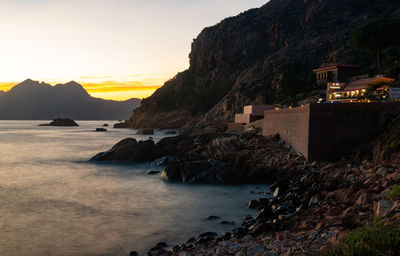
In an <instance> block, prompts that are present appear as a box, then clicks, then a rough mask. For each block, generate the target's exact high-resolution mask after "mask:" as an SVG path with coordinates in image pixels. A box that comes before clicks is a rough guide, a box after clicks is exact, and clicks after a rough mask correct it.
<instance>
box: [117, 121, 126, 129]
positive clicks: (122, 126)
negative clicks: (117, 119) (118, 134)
mask: <svg viewBox="0 0 400 256" xmlns="http://www.w3.org/2000/svg"><path fill="white" fill-rule="evenodd" d="M114 128H117V129H121V128H129V122H128V121H124V122H121V123H116V124H114Z"/></svg>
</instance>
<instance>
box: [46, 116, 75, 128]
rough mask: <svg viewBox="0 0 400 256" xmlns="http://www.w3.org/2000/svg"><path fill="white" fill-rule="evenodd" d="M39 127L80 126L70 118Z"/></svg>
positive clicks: (59, 119) (58, 119)
mask: <svg viewBox="0 0 400 256" xmlns="http://www.w3.org/2000/svg"><path fill="white" fill-rule="evenodd" d="M39 126H79V125H78V124H77V123H76V122H75V121H74V120H72V119H70V118H56V119H54V120H53V121H52V122H51V123H49V124H40V125H39Z"/></svg>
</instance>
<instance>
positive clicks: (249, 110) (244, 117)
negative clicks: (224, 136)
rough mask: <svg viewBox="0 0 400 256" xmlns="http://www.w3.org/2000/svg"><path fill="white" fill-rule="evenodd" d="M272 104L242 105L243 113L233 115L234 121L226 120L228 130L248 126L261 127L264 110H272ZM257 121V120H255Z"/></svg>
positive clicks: (241, 128)
mask: <svg viewBox="0 0 400 256" xmlns="http://www.w3.org/2000/svg"><path fill="white" fill-rule="evenodd" d="M273 109H274V106H273V105H248V106H244V107H243V114H236V115H235V122H228V130H229V131H241V130H243V129H245V128H246V127H249V126H254V127H261V128H262V125H263V119H264V112H265V111H266V110H273ZM257 121H258V122H257Z"/></svg>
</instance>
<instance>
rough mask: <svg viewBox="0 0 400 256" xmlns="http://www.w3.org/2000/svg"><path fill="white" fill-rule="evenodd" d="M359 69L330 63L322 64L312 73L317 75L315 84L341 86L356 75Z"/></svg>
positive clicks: (348, 65)
mask: <svg viewBox="0 0 400 256" xmlns="http://www.w3.org/2000/svg"><path fill="white" fill-rule="evenodd" d="M359 68H360V67H359V66H355V65H351V64H344V63H331V64H324V65H322V66H321V67H320V68H317V69H314V70H313V71H314V73H315V74H316V75H317V83H318V84H320V85H324V86H325V85H326V84H327V83H334V84H336V83H340V84H342V83H346V82H348V81H349V80H350V79H351V78H352V77H353V76H355V75H356V74H357V71H358V69H359Z"/></svg>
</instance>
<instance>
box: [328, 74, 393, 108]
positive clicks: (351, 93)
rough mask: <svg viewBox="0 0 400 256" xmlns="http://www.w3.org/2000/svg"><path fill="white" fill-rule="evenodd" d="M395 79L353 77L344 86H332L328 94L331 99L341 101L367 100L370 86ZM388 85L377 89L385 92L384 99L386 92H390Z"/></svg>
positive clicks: (382, 92)
mask: <svg viewBox="0 0 400 256" xmlns="http://www.w3.org/2000/svg"><path fill="white" fill-rule="evenodd" d="M391 82H393V79H391V78H387V77H382V76H380V77H370V78H360V79H357V78H355V79H353V80H352V81H350V82H348V83H346V84H344V86H343V87H340V86H339V87H340V88H338V89H336V88H332V87H331V90H330V92H329V94H327V97H329V99H327V100H329V101H340V102H363V101H364V102H366V101H368V99H366V98H365V97H363V96H365V93H366V92H367V90H368V88H371V87H372V86H374V85H378V84H381V83H391ZM388 90H389V88H388V86H381V87H379V88H377V89H376V93H377V94H379V93H380V94H383V95H382V97H383V100H384V99H385V97H387V96H385V95H384V94H385V92H388Z"/></svg>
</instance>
